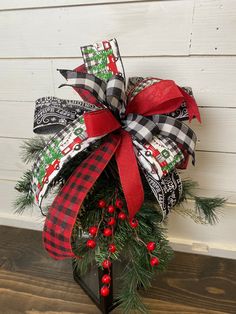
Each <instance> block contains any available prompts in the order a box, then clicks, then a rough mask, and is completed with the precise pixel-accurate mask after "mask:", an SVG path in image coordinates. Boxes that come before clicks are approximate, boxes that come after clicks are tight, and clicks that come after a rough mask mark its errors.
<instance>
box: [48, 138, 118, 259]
mask: <svg viewBox="0 0 236 314" xmlns="http://www.w3.org/2000/svg"><path fill="white" fill-rule="evenodd" d="M119 143H120V138H119V137H117V136H115V135H111V136H108V137H107V140H106V142H105V143H103V144H102V145H101V146H100V147H99V148H98V149H96V150H95V151H94V152H93V153H92V154H91V155H89V157H88V158H86V159H85V160H84V161H83V162H82V163H81V164H80V165H79V167H78V168H77V169H76V170H75V171H74V172H73V174H72V175H71V176H70V178H69V179H68V181H67V182H66V184H65V185H64V187H63V188H62V189H61V191H60V192H59V193H58V195H57V196H56V198H55V200H54V201H53V204H52V206H51V208H50V209H49V212H48V215H47V217H46V220H45V224H44V231H43V241H44V247H45V249H46V250H47V251H48V253H49V255H50V256H51V257H52V258H54V259H56V260H61V259H65V258H71V257H75V254H74V252H73V250H72V246H71V236H72V231H73V227H74V224H75V221H76V218H77V215H78V213H79V210H80V207H81V205H82V203H83V201H84V199H85V197H86V195H87V194H88V192H89V190H90V189H91V187H92V186H93V185H94V183H95V182H96V180H97V179H98V177H99V176H100V174H101V173H102V172H103V170H104V169H105V167H106V165H107V164H108V162H109V161H110V159H111V158H112V156H113V154H114V153H115V151H116V149H117V147H118V145H119Z"/></svg>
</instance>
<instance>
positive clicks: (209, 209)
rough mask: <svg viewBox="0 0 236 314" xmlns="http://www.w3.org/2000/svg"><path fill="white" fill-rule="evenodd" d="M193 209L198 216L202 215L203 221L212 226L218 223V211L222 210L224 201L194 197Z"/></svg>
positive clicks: (221, 199)
mask: <svg viewBox="0 0 236 314" xmlns="http://www.w3.org/2000/svg"><path fill="white" fill-rule="evenodd" d="M194 199H195V208H196V211H197V212H198V213H199V215H202V214H203V215H204V218H205V220H206V221H207V222H208V223H209V224H211V225H213V224H216V223H217V222H218V216H217V215H218V213H219V209H220V208H222V207H223V206H224V204H225V202H226V199H224V198H220V197H215V198H209V197H198V196H195V198H194Z"/></svg>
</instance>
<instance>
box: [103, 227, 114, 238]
mask: <svg viewBox="0 0 236 314" xmlns="http://www.w3.org/2000/svg"><path fill="white" fill-rule="evenodd" d="M103 235H104V236H105V237H110V236H111V235H112V230H111V229H110V228H105V229H104V230H103Z"/></svg>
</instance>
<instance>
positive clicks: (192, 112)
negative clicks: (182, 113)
mask: <svg viewBox="0 0 236 314" xmlns="http://www.w3.org/2000/svg"><path fill="white" fill-rule="evenodd" d="M179 89H180V91H181V93H182V94H183V96H184V98H185V101H186V107H187V110H188V116H189V121H190V122H191V120H192V119H193V118H194V117H195V118H196V119H197V120H198V121H199V122H200V123H201V116H200V112H199V109H198V106H197V103H196V101H195V100H194V98H193V97H191V96H190V95H189V94H188V93H186V92H185V91H184V90H183V89H182V88H181V87H179Z"/></svg>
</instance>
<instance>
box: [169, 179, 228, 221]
mask: <svg viewBox="0 0 236 314" xmlns="http://www.w3.org/2000/svg"><path fill="white" fill-rule="evenodd" d="M197 187H198V184H197V182H194V181H191V180H185V181H183V193H182V197H181V199H180V202H179V205H180V206H177V207H176V208H175V209H174V210H176V212H177V213H179V214H181V215H185V216H188V217H190V218H192V219H193V220H194V221H195V222H197V223H201V224H207V223H208V224H210V225H213V224H216V223H217V222H218V216H217V215H218V213H219V209H220V208H221V207H223V206H224V204H225V202H226V199H225V198H220V197H214V198H211V197H199V196H197V195H196V188H197ZM188 198H190V199H192V200H193V201H194V203H195V206H194V209H195V212H193V211H192V210H191V209H186V208H185V207H184V206H183V204H184V202H186V201H187V199H188Z"/></svg>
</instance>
